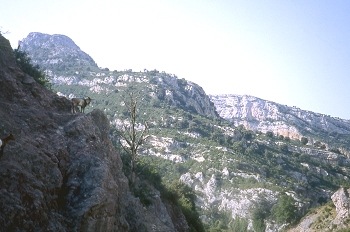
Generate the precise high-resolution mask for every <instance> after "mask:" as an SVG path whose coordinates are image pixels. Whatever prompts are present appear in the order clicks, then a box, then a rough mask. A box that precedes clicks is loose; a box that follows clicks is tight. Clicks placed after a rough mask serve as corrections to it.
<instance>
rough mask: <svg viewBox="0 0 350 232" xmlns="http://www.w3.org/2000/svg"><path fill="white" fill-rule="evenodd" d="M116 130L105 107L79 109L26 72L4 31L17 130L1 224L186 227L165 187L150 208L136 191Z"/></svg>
mask: <svg viewBox="0 0 350 232" xmlns="http://www.w3.org/2000/svg"><path fill="white" fill-rule="evenodd" d="M109 131H110V127H109V121H108V119H107V117H106V116H105V114H104V113H103V112H102V111H100V110H94V111H92V112H91V113H89V114H86V115H85V114H76V115H72V114H71V113H70V101H69V100H67V99H66V98H64V97H59V96H57V95H55V94H54V93H52V92H51V91H49V90H47V89H46V88H44V87H43V86H41V85H39V84H38V83H36V82H35V81H34V80H33V78H32V77H30V76H28V75H26V74H25V73H23V72H22V71H21V70H20V69H19V68H18V66H17V64H16V62H15V59H14V56H13V53H12V49H11V47H10V44H9V42H8V41H7V40H6V39H5V38H4V37H2V36H1V35H0V138H4V137H6V136H8V135H9V134H10V133H12V134H13V135H14V136H15V140H14V141H12V140H11V141H9V142H8V144H7V146H6V147H5V149H4V154H3V156H2V157H0V206H1V207H0V228H1V229H0V230H1V231H150V230H152V228H153V229H154V228H155V229H154V230H153V231H186V230H187V229H188V226H187V223H186V221H185V219H184V217H183V214H182V212H181V211H179V209H177V208H176V207H175V208H174V207H172V206H171V205H169V204H165V203H163V202H162V201H161V198H160V196H159V194H158V196H156V197H155V203H154V205H152V206H151V207H149V208H144V207H143V206H142V204H141V203H140V200H139V199H138V198H135V197H134V196H133V195H132V194H131V193H130V189H129V185H128V180H127V178H126V177H125V175H124V173H123V172H122V161H121V158H120V156H119V154H118V153H117V152H116V150H115V149H114V147H113V145H112V143H111V141H110V140H109V138H108V134H109ZM152 207H153V208H152ZM159 212H161V213H162V215H159ZM175 213H176V214H178V215H180V216H179V217H177V218H174V217H173V216H172V215H173V214H175ZM160 216H162V217H160Z"/></svg>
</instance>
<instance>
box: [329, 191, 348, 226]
mask: <svg viewBox="0 0 350 232" xmlns="http://www.w3.org/2000/svg"><path fill="white" fill-rule="evenodd" d="M331 198H332V201H333V203H334V205H335V208H336V211H337V216H336V218H335V219H334V221H333V223H334V224H339V223H341V222H342V221H344V219H346V218H348V217H349V215H350V189H346V188H341V189H339V190H338V191H337V192H335V193H334V194H333V195H332V197H331Z"/></svg>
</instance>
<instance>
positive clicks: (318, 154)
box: [11, 33, 350, 231]
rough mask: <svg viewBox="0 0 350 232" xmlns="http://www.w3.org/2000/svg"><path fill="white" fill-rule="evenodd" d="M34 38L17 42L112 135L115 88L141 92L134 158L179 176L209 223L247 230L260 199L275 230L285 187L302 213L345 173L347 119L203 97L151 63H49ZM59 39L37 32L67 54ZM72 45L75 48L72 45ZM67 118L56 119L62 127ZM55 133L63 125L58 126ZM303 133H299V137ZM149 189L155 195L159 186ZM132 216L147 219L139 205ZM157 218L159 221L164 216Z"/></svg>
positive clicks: (119, 120)
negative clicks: (145, 129) (143, 134)
mask: <svg viewBox="0 0 350 232" xmlns="http://www.w3.org/2000/svg"><path fill="white" fill-rule="evenodd" d="M39 37H40V39H38V40H37V38H39ZM41 37H43V38H47V35H45V34H41V33H31V34H30V36H28V37H27V38H25V39H23V40H22V44H26V46H27V47H25V46H24V45H23V48H25V49H28V50H26V51H28V52H33V53H32V54H30V55H31V57H32V59H33V61H35V63H38V64H41V63H40V62H41V60H42V58H41V57H45V59H43V60H45V62H43V67H45V70H46V72H47V73H48V74H49V77H50V81H51V83H53V87H54V89H56V90H57V91H58V94H59V95H60V96H63V97H67V98H71V97H74V96H78V97H83V96H90V97H91V98H93V99H94V100H93V101H92V103H91V105H90V106H89V107H87V111H86V112H90V113H88V114H87V115H86V116H84V117H87V116H89V117H90V115H93V114H96V109H100V110H97V112H100V113H101V111H103V113H104V114H105V115H106V118H107V119H106V120H107V121H108V122H109V123H110V125H111V128H110V131H109V138H110V139H111V140H112V141H113V142H114V143H115V144H117V143H118V136H117V135H116V133H115V130H116V129H118V128H122V127H123V124H124V123H128V121H127V118H126V117H125V115H126V111H125V108H123V106H124V105H125V104H124V102H123V97H124V96H123V93H125V92H127V91H130V90H132V91H137V92H140V93H143V95H142V101H140V104H139V111H138V112H139V113H140V114H139V115H140V119H141V123H140V125H138V126H140V127H142V122H145V121H148V123H149V125H150V130H149V133H150V136H149V139H148V141H147V144H143V145H144V146H142V147H141V149H140V156H141V157H142V159H143V160H142V162H146V163H147V162H149V163H148V164H149V165H155V166H156V169H157V171H158V172H159V173H160V174H162V178H163V181H164V182H167V183H171V182H173V181H175V180H180V181H181V182H183V183H186V184H187V185H188V186H189V187H191V188H192V189H193V190H194V191H195V192H196V196H197V198H196V206H197V209H198V210H199V212H200V215H201V219H202V221H203V222H204V223H206V225H207V226H208V227H207V228H210V229H213V230H214V231H230V229H231V230H232V228H233V226H234V224H235V222H239V219H240V218H242V219H244V220H246V222H247V226H248V227H247V228H249V229H254V228H253V227H254V225H256V220H257V219H254V217H253V215H254V209H255V208H257V206H259V205H265V207H266V208H264V210H265V211H266V212H267V213H266V214H265V215H264V216H263V217H261V218H259V220H261V219H262V221H263V224H264V225H265V227H266V231H279V230H282V229H283V228H285V227H286V225H288V223H282V225H281V224H280V223H277V222H276V220H275V219H274V218H273V213H272V211H273V207H274V206H276V205H278V201H279V199H280V196H281V195H282V194H287V195H288V196H292V198H293V199H294V201H295V206H296V210H295V213H296V215H295V218H296V217H297V216H298V217H301V216H304V215H305V214H306V213H307V212H308V211H310V208H312V207H319V206H321V205H322V204H324V203H327V202H328V203H329V202H331V196H332V195H333V194H334V193H335V192H336V190H337V189H338V188H339V187H340V186H342V185H343V184H346V183H347V182H348V180H349V179H348V178H349V177H350V160H349V150H350V149H349V145H348V141H349V135H350V134H349V132H350V126H349V121H348V120H343V119H339V118H332V117H330V116H326V115H322V114H318V113H313V112H310V111H304V110H301V109H298V108H296V107H288V106H285V105H281V104H278V103H274V102H270V101H265V100H262V99H258V98H255V97H252V96H238V95H215V96H208V95H206V93H205V92H204V90H203V89H202V88H201V87H200V86H199V85H197V84H195V83H192V82H190V81H186V80H184V79H179V78H178V77H177V76H176V75H174V74H167V73H165V72H159V71H157V70H151V71H147V70H145V71H144V72H131V71H130V70H125V71H117V70H114V71H110V70H108V69H100V68H98V67H96V66H93V65H92V64H89V65H85V66H84V65H82V64H81V63H75V62H74V61H71V60H70V61H69V60H67V62H66V63H62V64H59V63H55V62H51V61H50V58H47V56H46V53H45V51H44V50H42V49H41V48H40V46H37V47H36V49H34V47H35V46H36V45H35V44H38V41H42V40H43V39H42V38H41ZM53 37H60V35H54V36H53ZM62 38H65V37H64V36H63V37H62ZM62 38H61V39H59V40H55V41H54V40H53V38H52V39H47V40H45V41H51V42H52V43H53V44H52V45H47V46H49V47H52V48H53V51H51V52H52V53H54V54H56V55H57V57H59V54H60V53H61V52H62V56H63V57H66V56H67V53H66V52H65V51H66V50H65V48H63V47H64V44H65V43H63V42H62V41H65V40H64V39H62ZM43 41H44V40H43ZM45 43H46V42H45ZM45 46H46V45H45ZM78 53H79V54H80V53H81V52H75V53H74V54H78ZM84 57H85V56H82V57H81V58H77V60H83V59H85V58H84ZM55 59H56V58H55ZM48 63H50V65H46V66H45V64H48ZM93 63H94V62H93ZM62 65H64V66H62ZM62 99H64V98H62ZM94 112H95V113H94ZM75 117H83V116H82V115H78V116H75ZM67 123H68V124H69V122H68V121H67V122H66V123H64V125H62V127H63V128H66V127H67V126H66V124H67ZM61 131H62V130H61ZM63 132H64V133H67V132H66V130H65V129H63ZM63 132H62V133H63ZM269 132H271V133H269ZM97 137H98V136H95V137H94V138H97ZM302 138H306V143H305V144H304V143H303V142H302V141H301V140H302ZM80 140H84V139H81V138H79V141H80ZM92 141H94V140H92ZM85 142H86V141H85ZM11 143H12V142H11ZM86 143H88V142H86ZM88 144H90V143H88ZM154 192H155V193H156V194H155V195H156V196H157V195H159V192H157V190H155V189H154ZM126 195H127V197H126V199H132V201H131V200H126V202H127V204H128V206H126V209H129V211H128V212H133V211H132V209H133V210H135V209H137V211H142V209H143V207H142V206H141V205H140V204H138V205H137V204H136V203H137V199H135V198H133V197H132V195H130V194H128V191H127V194H126ZM129 202H136V203H132V204H131V203H129ZM156 202H158V201H156ZM265 203H266V204H265ZM130 205H133V207H131V206H130ZM165 205H166V204H165ZM151 209H153V211H152V210H151ZM163 209H164V208H163ZM146 212H147V213H149V214H150V215H153V214H156V212H162V211H161V210H159V208H152V207H150V208H147V211H146ZM123 215H124V214H123ZM126 215H129V216H124V218H125V221H126V224H124V225H129V226H130V225H131V224H132V223H130V220H131V219H130V214H126ZM135 215H137V214H135ZM156 215H157V214H156ZM158 215H159V214H158ZM161 215H163V213H161ZM170 215H173V214H171V213H170ZM227 215H228V216H227ZM138 217H139V218H143V219H144V218H149V217H146V216H144V214H141V215H139V216H138ZM150 217H151V216H150ZM159 217H160V216H159ZM151 218H152V217H151ZM160 218H161V217H160ZM170 218H171V217H170ZM317 218H318V217H313V220H316V219H317ZM152 220H154V218H152ZM164 220H165V221H167V223H165V224H166V225H170V226H169V227H170V228H177V227H176V225H178V224H179V223H175V222H174V220H173V223H170V220H169V217H168V216H165V217H164V218H162V222H164ZM122 221H124V219H123V220H122ZM140 221H141V219H140V220H138V222H139V223H140ZM149 221H151V219H149V220H148V222H149ZM309 221H310V220H309ZM343 221H344V220H343ZM313 222H314V221H313ZM302 223H304V224H307V225H309V224H308V223H305V222H304V221H302ZM310 223H311V222H310ZM136 224H137V223H136ZM180 224H181V223H180ZM340 224H341V223H340ZM340 224H339V225H340ZM137 225H139V224H137ZM144 225H145V226H149V225H150V224H149V223H145V224H144ZM157 225H159V228H161V225H163V224H161V223H159V224H157ZM171 225H173V226H171ZM182 225H184V224H182ZM163 226H164V225H163ZM315 226H316V225H315ZM139 228H140V227H139ZM147 228H148V227H147ZM157 228H158V227H157ZM182 228H187V227H186V226H182ZM315 228H316V227H315ZM339 228H341V226H339ZM159 231H161V230H159ZM165 231H166V230H165ZM315 231H317V230H315ZM320 231H322V230H320Z"/></svg>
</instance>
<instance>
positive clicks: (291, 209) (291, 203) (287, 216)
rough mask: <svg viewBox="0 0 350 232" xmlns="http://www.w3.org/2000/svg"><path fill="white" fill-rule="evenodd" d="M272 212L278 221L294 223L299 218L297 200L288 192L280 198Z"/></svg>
mask: <svg viewBox="0 0 350 232" xmlns="http://www.w3.org/2000/svg"><path fill="white" fill-rule="evenodd" d="M272 214H273V217H274V219H275V220H276V222H277V223H280V224H283V223H294V222H296V220H297V214H296V206H295V200H294V199H293V197H291V196H288V195H286V194H282V196H281V197H280V198H279V199H278V202H277V204H276V205H274V207H273V208H272Z"/></svg>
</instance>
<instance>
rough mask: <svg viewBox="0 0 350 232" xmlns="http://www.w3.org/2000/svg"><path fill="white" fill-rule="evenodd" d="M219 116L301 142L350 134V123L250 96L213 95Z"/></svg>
mask: <svg viewBox="0 0 350 232" xmlns="http://www.w3.org/2000/svg"><path fill="white" fill-rule="evenodd" d="M210 99H211V100H212V101H213V102H214V104H215V107H216V109H217V112H218V113H219V115H220V116H221V117H222V118H225V119H227V120H229V121H231V122H232V123H234V124H235V125H236V126H238V125H241V124H242V125H244V126H246V127H247V128H249V129H251V130H259V131H262V132H267V131H271V132H273V133H274V134H276V135H283V136H288V137H290V138H295V139H300V138H301V137H302V136H305V135H307V133H308V132H312V133H315V132H317V131H319V130H323V131H330V132H335V133H338V134H350V121H349V120H344V119H340V118H334V117H331V116H329V115H324V114H319V113H314V112H311V111H306V110H301V109H299V108H297V107H289V106H286V105H281V104H278V103H275V102H271V101H267V100H262V99H259V98H256V97H253V96H248V95H234V94H230V95H227V94H224V95H211V96H210Z"/></svg>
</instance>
